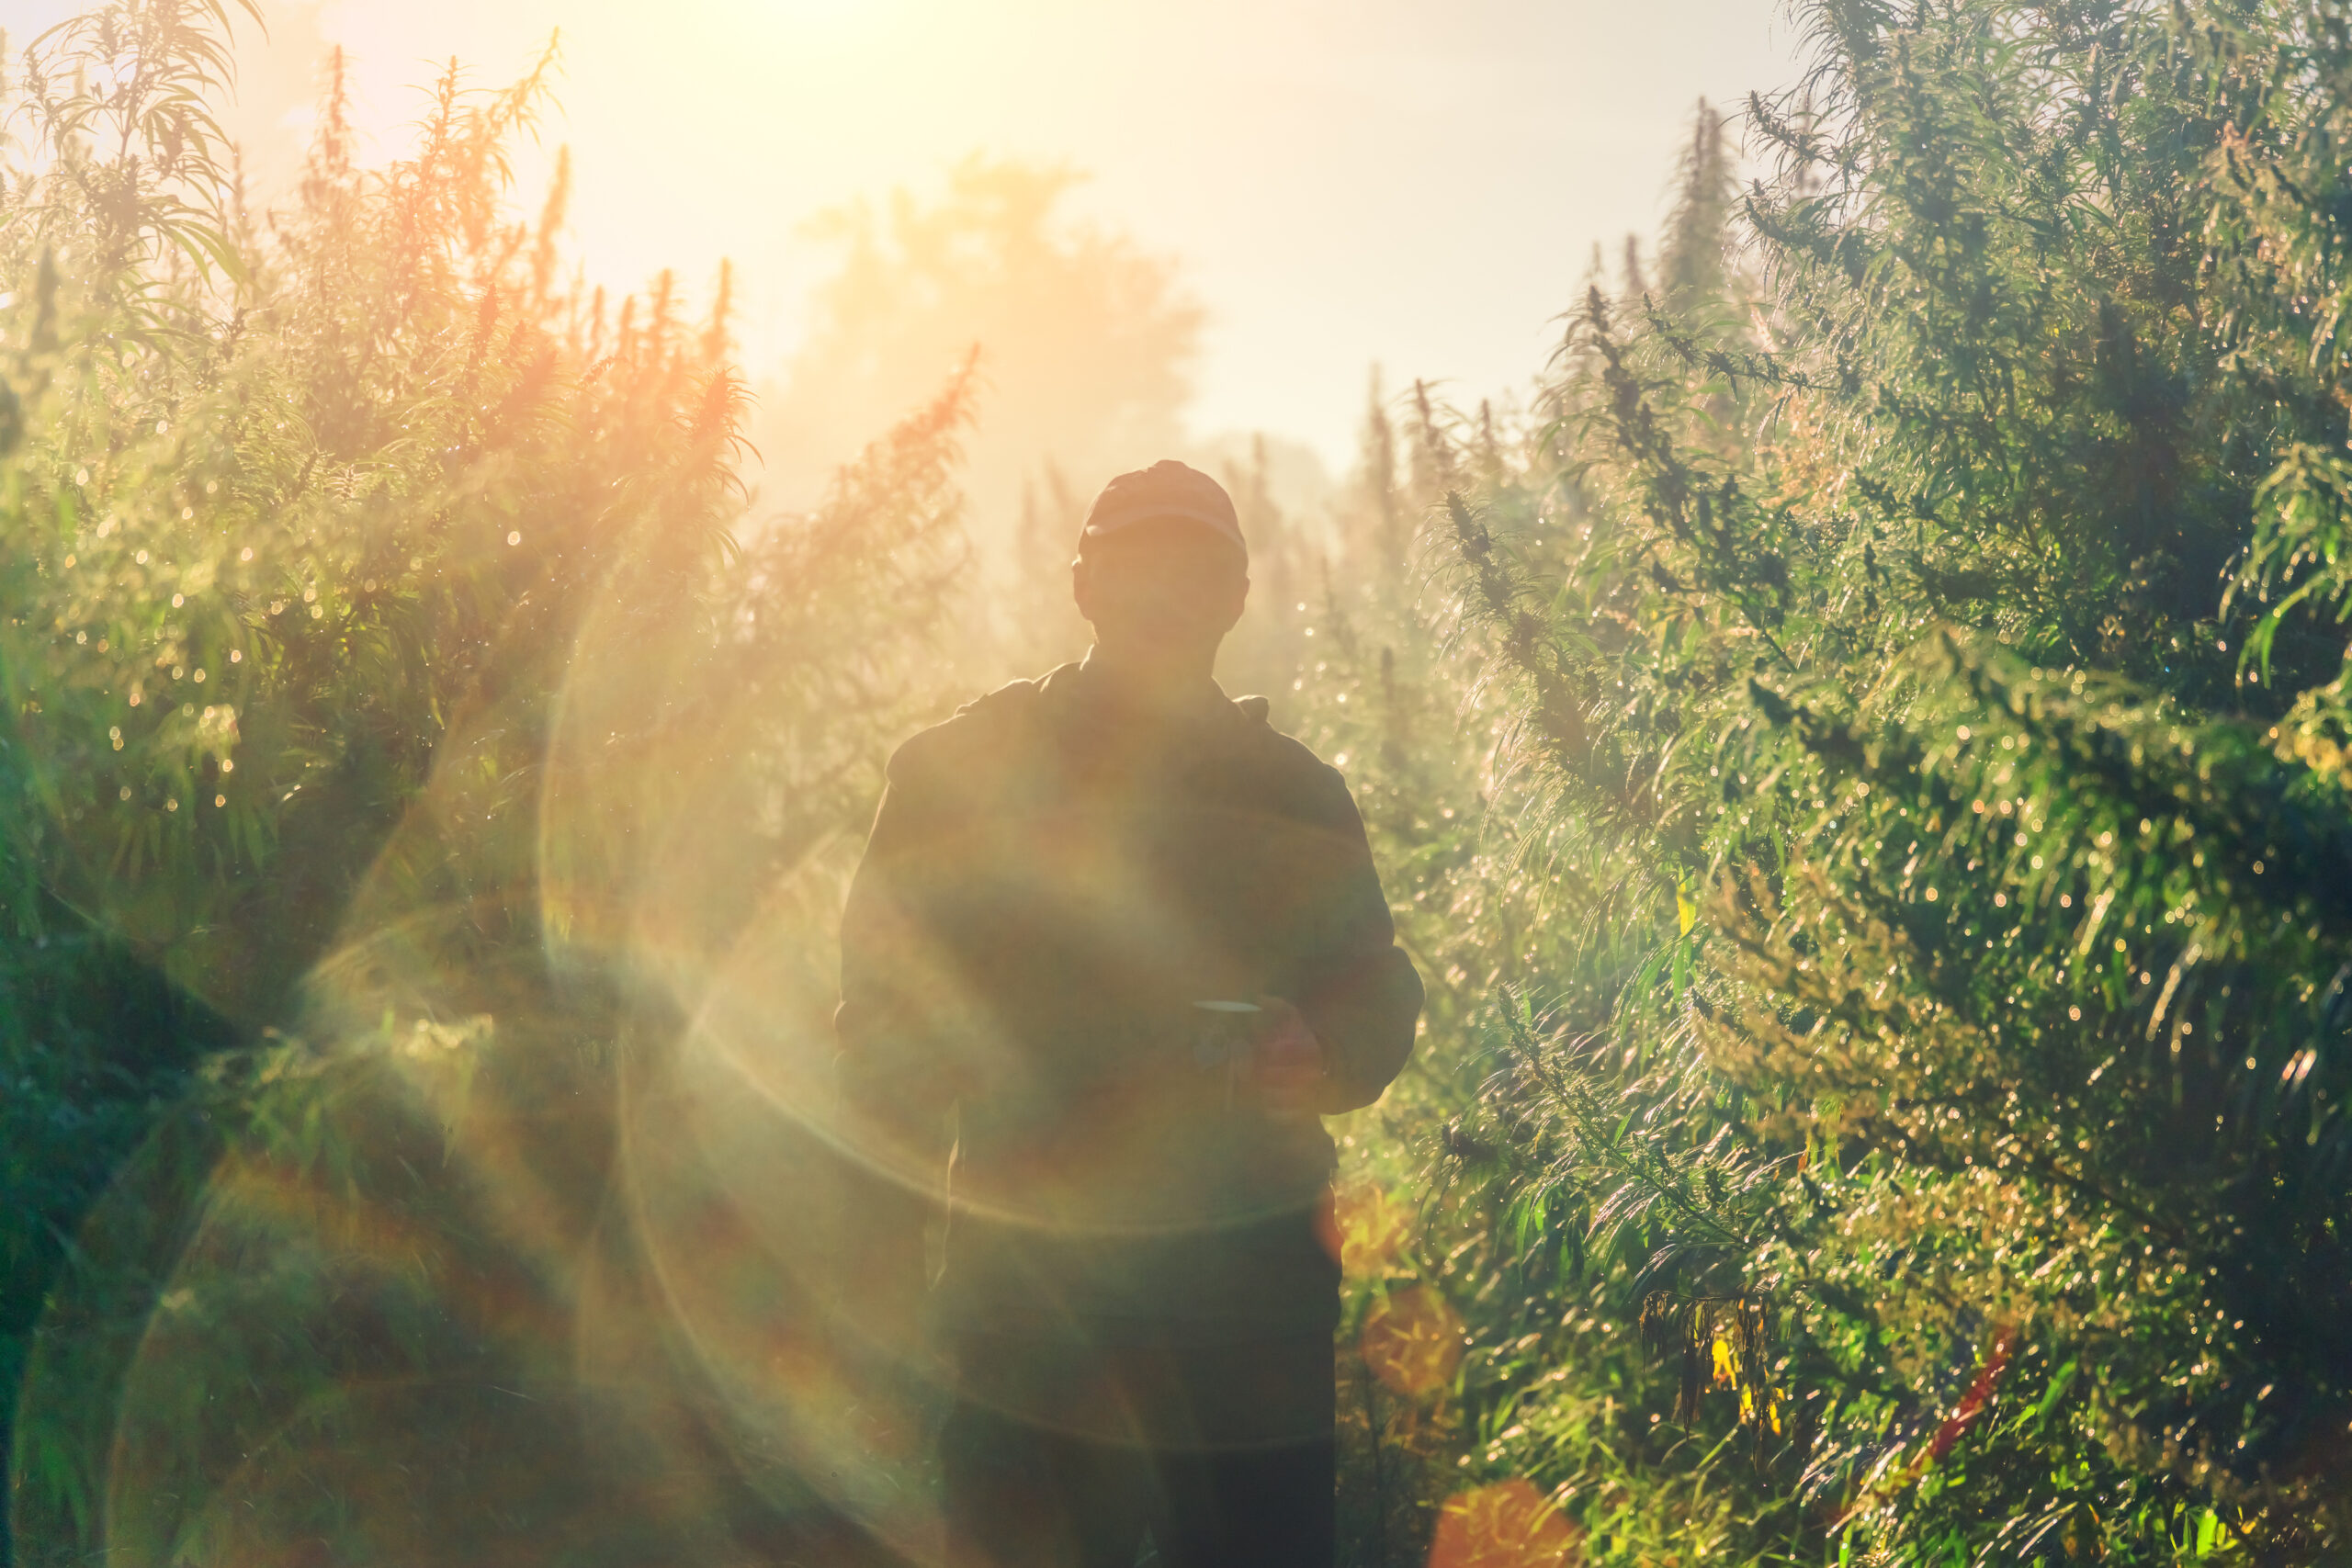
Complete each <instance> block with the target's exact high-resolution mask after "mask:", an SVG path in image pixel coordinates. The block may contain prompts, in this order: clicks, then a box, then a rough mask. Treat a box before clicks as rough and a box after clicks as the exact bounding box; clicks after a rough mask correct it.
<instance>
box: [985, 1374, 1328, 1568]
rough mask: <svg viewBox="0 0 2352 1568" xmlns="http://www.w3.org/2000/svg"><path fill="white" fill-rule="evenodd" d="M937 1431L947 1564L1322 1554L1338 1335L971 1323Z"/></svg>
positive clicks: (1202, 1560)
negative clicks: (1036, 1333)
mask: <svg viewBox="0 0 2352 1568" xmlns="http://www.w3.org/2000/svg"><path fill="white" fill-rule="evenodd" d="M958 1360H959V1362H960V1363H961V1380H962V1386H961V1388H960V1391H959V1393H958V1397H957V1400H956V1405H955V1408H954V1409H953V1411H952V1412H951V1413H950V1414H949V1416H948V1419H947V1424H946V1427H944V1430H943V1431H942V1432H941V1434H940V1463H941V1470H942V1474H943V1479H944V1482H945V1484H946V1512H947V1562H948V1563H949V1565H950V1568H1135V1563H1136V1556H1137V1553H1138V1551H1139V1550H1140V1548H1141V1546H1142V1544H1143V1540H1144V1535H1145V1532H1146V1531H1148V1532H1149V1533H1150V1536H1151V1540H1152V1542H1153V1544H1154V1546H1155V1547H1156V1548H1157V1549H1158V1551H1159V1562H1160V1563H1161V1564H1162V1565H1163V1568H1254V1565H1256V1564H1264V1565H1265V1568H1330V1564H1331V1562H1332V1555H1333V1549H1334V1548H1333V1517H1332V1508H1333V1504H1332V1498H1333V1493H1334V1490H1335V1486H1336V1481H1337V1462H1336V1457H1335V1451H1334V1445H1333V1439H1332V1421H1333V1404H1334V1399H1333V1387H1332V1358H1331V1341H1330V1337H1329V1335H1328V1334H1317V1335H1312V1336H1302V1337H1295V1338H1285V1339H1279V1340H1259V1341H1253V1342H1249V1343H1244V1344H1233V1345H1206V1346H1187V1345H1182V1344H1168V1343H1160V1344H1151V1345H1142V1346H1122V1347H1118V1348H1083V1347H1070V1346H1049V1345H1044V1344H1030V1343H1024V1342H1021V1341H1017V1340H1007V1339H993V1338H981V1337H972V1338H967V1339H966V1340H965V1341H963V1343H962V1344H961V1345H960V1346H959V1355H958Z"/></svg>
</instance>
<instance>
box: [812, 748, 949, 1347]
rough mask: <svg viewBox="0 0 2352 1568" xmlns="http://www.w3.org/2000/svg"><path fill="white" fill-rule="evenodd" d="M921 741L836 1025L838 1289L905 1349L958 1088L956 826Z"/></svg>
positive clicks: (890, 800)
mask: <svg viewBox="0 0 2352 1568" xmlns="http://www.w3.org/2000/svg"><path fill="white" fill-rule="evenodd" d="M922 739H923V738H922V737H917V738H916V739H914V740H912V741H910V742H908V744H907V745H906V746H904V747H901V748H900V749H899V753H898V754H897V755H896V756H894V757H893V758H892V759H891V761H890V769H889V775H888V777H889V782H888V785H887V787H886V788H885V789H884V791H883V795H882V802H881V806H880V807H879V809H878V810H877V811H876V814H875V819H874V828H873V831H872V833H871V835H870V836H869V837H868V839H867V840H866V847H865V858H864V859H863V860H862V861H861V862H860V863H859V864H858V868H857V873H856V875H855V876H854V879H853V880H852V882H851V884H850V891H849V899H848V903H847V905H846V906H845V908H843V911H842V940H841V951H842V975H841V1005H840V1007H839V1008H838V1009H837V1010H835V1012H834V1015H833V1029H834V1036H835V1041H836V1044H837V1046H838V1052H837V1055H836V1056H835V1058H834V1062H835V1089H836V1096H837V1099H836V1109H835V1116H834V1124H835V1136H836V1145H837V1147H838V1148H839V1150H840V1152H841V1155H842V1160H843V1173H842V1174H843V1181H842V1200H841V1201H840V1203H839V1205H838V1213H837V1214H836V1215H835V1223H836V1224H837V1225H838V1226H839V1230H838V1233H837V1238H836V1244H835V1249H834V1250H835V1253H836V1257H835V1258H834V1265H835V1274H834V1278H835V1280H837V1281H838V1282H839V1284H840V1287H841V1289H842V1291H843V1292H844V1300H843V1303H842V1304H843V1308H844V1311H845V1314H847V1317H848V1321H849V1322H851V1323H852V1324H853V1325H857V1326H858V1327H860V1328H861V1329H863V1330H865V1331H866V1332H869V1333H872V1334H874V1335H876V1336H878V1337H906V1338H908V1339H911V1338H912V1337H913V1336H914V1335H915V1333H916V1326H915V1325H916V1320H917V1316H918V1314H919V1312H920V1308H921V1303H922V1297H923V1294H924V1292H925V1289H926V1285H927V1278H926V1270H925V1267H924V1230H925V1227H926V1225H928V1224H931V1223H932V1222H933V1220H934V1219H935V1218H936V1217H937V1215H938V1214H939V1213H940V1209H941V1204H942V1201H943V1200H944V1188H945V1176H946V1160H947V1131H946V1123H947V1112H948V1110H949V1108H950V1107H951V1106H952V1105H953V1103H954V1100H955V1095H956V1089H955V1085H954V1081H953V1075H952V1074H950V1073H948V1072H946V1071H944V1070H943V1068H944V1062H943V1061H942V1060H941V1055H942V1047H943V1044H944V1042H945V1041H946V1040H947V1039H949V1038H951V1036H949V1035H948V1034H947V1032H946V1031H947V1030H949V1029H950V1028H951V1027H952V1024H951V1021H950V1020H949V1019H948V1018H947V1017H946V1013H947V1010H949V1009H950V1007H951V1006H952V1002H953V998H955V997H956V996H957V995H958V994H959V992H960V988H961V987H960V984H959V982H958V979H957V977H956V964H955V959H954V952H953V942H952V933H951V932H950V931H947V930H946V929H945V922H944V908H943V906H942V901H941V898H940V890H941V888H942V886H943V879H944V877H946V876H947V875H948V874H950V872H949V868H948V867H947V866H946V865H944V863H943V861H944V859H946V858H947V854H946V851H947V848H948V844H949V841H950V840H952V838H953V833H952V830H951V829H950V826H949V817H950V813H949V811H948V809H947V800H946V798H945V792H944V791H943V790H941V789H940V788H939V787H938V786H937V784H935V782H934V781H933V778H932V777H931V773H932V770H930V769H929V768H927V767H926V766H925V765H924V756H923V747H922Z"/></svg>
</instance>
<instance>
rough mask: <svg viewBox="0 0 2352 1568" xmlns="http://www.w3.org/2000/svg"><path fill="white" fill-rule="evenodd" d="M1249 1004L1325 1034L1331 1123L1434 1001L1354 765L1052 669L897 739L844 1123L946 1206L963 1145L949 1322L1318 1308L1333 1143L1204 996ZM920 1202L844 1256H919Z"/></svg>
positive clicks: (1197, 1325) (847, 920) (1241, 1332)
mask: <svg viewBox="0 0 2352 1568" xmlns="http://www.w3.org/2000/svg"><path fill="white" fill-rule="evenodd" d="M1261 994H1265V995H1271V996H1276V997H1282V998H1286V999H1288V1000H1290V1001H1291V1002H1293V1003H1294V1004H1295V1005H1296V1006H1297V1007H1298V1008H1299V1010H1301V1011H1302V1012H1303V1013H1304V1014H1305V1016H1306V1020H1307V1021H1308V1023H1309V1025H1310V1026H1311V1027H1312V1028H1313V1029H1314V1031H1315V1033H1316V1036H1317V1039H1318V1040H1319V1041H1320V1042H1321V1043H1322V1044H1323V1047H1324V1051H1325V1054H1326V1058H1327V1060H1328V1062H1329V1068H1330V1088H1329V1095H1328V1098H1327V1100H1326V1102H1325V1103H1324V1104H1323V1105H1322V1106H1321V1107H1320V1108H1319V1109H1321V1110H1322V1111H1347V1110H1351V1109H1353V1108H1355V1107H1357V1106H1361V1105H1365V1104H1369V1103H1370V1102H1371V1101H1372V1100H1375V1099H1377V1098H1378V1097H1379V1095H1380V1092H1381V1090H1382V1089H1385V1087H1386V1086H1387V1084H1388V1082H1389V1080H1390V1079H1391V1078H1393V1077H1395V1076H1396V1075H1397V1070H1398V1068H1399V1067H1401V1066H1403V1064H1404V1061H1405V1058H1406V1056H1407V1055H1408V1053H1409V1052H1410V1050H1411V1048H1412V1041H1413V1033H1414V1025H1415V1021H1416V1020H1417V1018H1418V1017H1419V1011H1420V1006H1421V984H1420V979H1419V976H1417V975H1416V974H1415V973H1414V972H1413V967H1412V965H1411V964H1410V963H1409V962H1408V960H1407V959H1406V957H1405V955H1404V953H1402V952H1400V951H1399V950H1398V949H1397V945H1396V941H1395V928H1394V926H1393V925H1392V923H1391V921H1390V919H1389V915H1388V907H1387V903H1386V901H1385V898H1384V897H1382V894H1381V890H1380V884H1379V879H1378V877H1377V876H1376V874H1374V870H1373V864H1372V857H1371V853H1370V851H1369V849H1368V847H1367V846H1366V844H1365V841H1364V832H1363V821H1362V819H1361V818H1359V817H1358V816H1357V815H1356V809H1355V804H1354V802H1353V801H1352V800H1351V798H1350V797H1349V795H1348V790H1347V785H1346V784H1345V782H1344V781H1343V780H1342V779H1341V778H1340V774H1339V773H1337V772H1336V771H1334V770H1333V769H1331V768H1329V767H1327V766H1325V765H1324V764H1323V763H1322V762H1320V761H1317V759H1316V758H1315V756H1314V754H1313V753H1312V752H1310V751H1308V750H1306V747H1304V746H1302V745H1300V744H1299V743H1298V742H1297V741H1295V740H1293V739H1290V738H1288V737H1287V736H1283V735H1280V734H1277V733H1276V732H1275V731H1274V730H1272V728H1269V727H1268V725H1267V724H1266V721H1265V704H1264V702H1263V701H1262V700H1251V699H1244V700H1243V701H1242V702H1240V703H1232V702H1228V701H1227V700H1225V698H1224V697H1223V695H1222V694H1213V695H1211V694H1204V700H1203V704H1202V706H1201V707H1200V709H1199V710H1198V711H1197V712H1196V713H1193V714H1189V715H1186V716H1182V717H1181V718H1179V719H1175V720H1167V719H1159V720H1151V721H1147V720H1143V719H1140V718H1138V717H1136V716H1133V715H1130V714H1127V713H1125V712H1123V711H1121V710H1120V709H1118V708H1117V707H1116V706H1115V705H1114V704H1112V703H1111V702H1110V701H1108V700H1107V699H1106V694H1105V692H1104V691H1103V682H1102V678H1101V677H1100V675H1098V674H1093V673H1091V672H1090V671H1089V670H1088V668H1087V667H1086V666H1084V665H1065V666H1063V667H1062V668H1060V669H1058V670H1056V671H1053V672H1052V673H1050V674H1048V675H1046V677H1044V678H1043V679H1042V680H1038V681H1024V682H1014V683H1013V684H1012V685H1010V686H1007V687H1004V688H1003V689H1002V690H1001V691H998V692H995V693H992V694H989V696H986V697H983V698H981V699H980V700H979V701H978V702H976V703H973V704H971V705H968V706H967V707H965V708H964V709H963V710H962V711H961V712H959V713H958V714H957V715H956V716H955V717H954V718H952V719H950V720H948V721H947V722H946V723H944V724H942V725H939V726H937V727H936V728H932V729H928V730H925V731H923V732H922V734H920V735H917V736H916V737H914V738H913V739H910V740H909V741H908V742H907V743H906V744H905V745H904V746H902V747H901V748H899V751H898V754H897V755H896V756H894V757H893V758H892V759H891V761H890V768H889V782H888V790H887V792H886V793H885V795H884V796H883V800H882V806H881V809H880V812H879V814H878V815H877V816H876V820H875V824H874V832H873V837H872V839H871V840H870V841H869V843H868V845H867V847H866V852H865V862H864V863H863V864H862V865H861V866H860V868H859V870H858V874H857V878H856V881H855V882H854V885H853V886H852V888H851V892H850V897H849V905H848V908H847V910H846V911H845V913H844V916H843V919H842V1005H841V1010H840V1012H839V1014H838V1015H837V1019H836V1024H837V1029H838V1032H839V1036H840V1044H841V1058H840V1065H841V1079H840V1085H841V1092H842V1135H843V1138H844V1140H845V1143H846V1145H847V1146H848V1147H849V1149H850V1150H851V1151H852V1152H853V1153H854V1154H855V1155H857V1156H860V1157H861V1158H862V1159H863V1160H865V1162H866V1164H867V1165H868V1168H871V1169H874V1170H877V1171H880V1172H883V1173H884V1174H885V1175H886V1176H888V1178H889V1179H891V1180H892V1181H893V1182H895V1183H896V1184H897V1185H898V1188H899V1190H900V1191H901V1192H902V1193H908V1194H918V1195H932V1196H934V1197H935V1195H936V1194H937V1192H938V1191H939V1190H940V1186H939V1174H940V1172H941V1171H942V1169H943V1167H944V1165H945V1163H946V1162H945V1159H944V1155H945V1152H946V1147H947V1142H948V1139H949V1138H950V1137H951V1136H952V1138H953V1140H954V1143H955V1159H954V1175H953V1189H954V1201H953V1205H952V1207H953V1213H954V1218H953V1221H952V1224H950V1227H949V1231H948V1235H947V1242H946V1248H947V1250H946V1258H945V1263H944V1271H943V1273H942V1276H941V1279H940V1282H939V1291H940V1297H941V1302H940V1304H941V1307H942V1309H943V1311H944V1316H945V1318H946V1321H947V1324H948V1325H950V1326H951V1327H954V1328H961V1329H978V1330H983V1331H1003V1332H1032V1331H1046V1332H1057V1331H1060V1330H1063V1329H1070V1328H1074V1329H1076V1330H1078V1331H1080V1332H1082V1333H1085V1334H1088V1335H1091V1336H1095V1337H1114V1336H1115V1335H1117V1334H1118V1333H1119V1332H1120V1330H1121V1328H1122V1327H1123V1326H1128V1327H1134V1326H1139V1325H1153V1326H1154V1329H1155V1331H1157V1330H1158V1329H1159V1328H1164V1327H1165V1326H1167V1325H1180V1326H1181V1327H1182V1329H1183V1330H1184V1331H1187V1332H1193V1333H1195V1334H1197V1335H1200V1336H1204V1337H1245V1336H1249V1335H1253V1334H1258V1333H1264V1332H1283V1331H1288V1330H1293V1329H1296V1328H1298V1327H1302V1326H1309V1325H1320V1324H1325V1323H1328V1322H1329V1320H1330V1318H1331V1316H1332V1314H1334V1313H1335V1312H1336V1310H1337V1300H1336V1292H1335V1291H1334V1289H1333V1284H1334V1281H1335V1279H1336V1275H1335V1274H1334V1273H1333V1272H1332V1265H1331V1260H1330V1259H1329V1258H1328V1257H1327V1256H1323V1254H1322V1249H1320V1248H1318V1247H1316V1245H1315V1244H1314V1242H1313V1239H1312V1235H1313V1233H1312V1228H1311V1226H1310V1224H1309V1223H1308V1218H1307V1217H1308V1216H1309V1214H1310V1213H1311V1212H1312V1211H1313V1210H1314V1208H1315V1206H1316V1205H1317V1201H1318V1200H1319V1199H1320V1198H1321V1197H1322V1195H1323V1192H1324V1190H1325V1187H1326V1184H1327V1183H1328V1181H1329V1176H1330V1171H1331V1162H1332V1148H1331V1141H1330V1138H1329V1135H1328V1134H1326V1133H1325V1132H1324V1131H1323V1129H1322V1127H1321V1125H1320V1123H1319V1122H1317V1121H1316V1120H1315V1119H1314V1118H1312V1117H1306V1118H1297V1119H1293V1120H1290V1121H1283V1120H1281V1119H1278V1118H1276V1117H1274V1116H1272V1115H1271V1114H1269V1113H1267V1112H1266V1111H1263V1110H1262V1109H1261V1108H1260V1107H1258V1106H1257V1105H1256V1104H1254V1103H1253V1102H1252V1101H1251V1100H1250V1096H1249V1094H1248V1092H1247V1086H1246V1084H1242V1083H1240V1081H1239V1079H1238V1064H1237V1063H1235V1062H1233V1061H1231V1060H1228V1059H1227V1056H1226V1055H1225V1054H1224V1052H1225V1048H1226V1046H1227V1043H1229V1042H1228V1041H1227V1040H1226V1039H1224V1038H1221V1037H1220V1035H1219V1033H1218V1028H1219V1017H1220V1015H1217V1014H1216V1013H1211V1012H1204V1011H1203V1010H1200V1009H1198V1008H1196V1007H1195V1006H1194V1005H1193V1004H1194V1003H1195V1002H1197V1001H1200V1000H1204V999H1237V1000H1246V999H1248V998H1252V997H1255V996H1258V995H1261ZM1226 1016H1227V1019H1228V1020H1229V1015H1226ZM951 1111H952V1112H953V1115H952V1118H951V1114H950V1113H951ZM951 1129H952V1130H951ZM913 1212H914V1211H913V1210H911V1209H910V1207H909V1206H908V1205H906V1204H904V1203H896V1204H894V1203H892V1202H890V1201H887V1200H886V1201H882V1202H880V1203H879V1204H878V1205H876V1206H874V1207H873V1208H872V1209H871V1210H870V1213H871V1216H872V1228H871V1229H869V1230H867V1231H866V1233H865V1234H864V1235H860V1236H856V1237H854V1238H853V1245H857V1246H865V1247H870V1248H873V1249H876V1250H877V1251H878V1252H882V1253H888V1252H889V1251H890V1250H892V1249H899V1252H900V1255H901V1256H903V1255H904V1253H903V1249H904V1248H905V1247H906V1246H907V1236H906V1232H907V1231H908V1230H909V1228H910V1225H912V1224H915V1223H916V1222H914V1221H913V1219H912V1218H911V1214H912V1213H913ZM900 1278H901V1280H902V1282H903V1279H904V1275H903V1273H902V1274H901V1276H900Z"/></svg>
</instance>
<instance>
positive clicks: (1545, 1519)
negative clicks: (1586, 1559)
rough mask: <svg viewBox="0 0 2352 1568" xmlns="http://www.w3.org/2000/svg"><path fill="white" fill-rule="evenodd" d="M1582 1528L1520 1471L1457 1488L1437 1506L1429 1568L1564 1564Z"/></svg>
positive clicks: (1577, 1547)
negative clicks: (1506, 1477)
mask: <svg viewBox="0 0 2352 1568" xmlns="http://www.w3.org/2000/svg"><path fill="white" fill-rule="evenodd" d="M1583 1541H1584V1531H1583V1529H1581V1528H1580V1527H1579V1526H1578V1525H1577V1522H1576V1521H1575V1520H1574V1519H1571V1518H1569V1517H1567V1516H1566V1515H1565V1514H1563V1513H1561V1512H1560V1511H1559V1509H1558V1508H1556V1507H1555V1506H1553V1505H1552V1503H1551V1500H1550V1499H1548V1498H1546V1497H1545V1496H1544V1494H1542V1493H1541V1492H1538V1491H1537V1490H1536V1489H1535V1483H1533V1482H1531V1481H1529V1480H1527V1479H1525V1478H1524V1477H1521V1476H1513V1477H1512V1478H1511V1479H1510V1480H1509V1481H1503V1482H1498V1483H1495V1484H1494V1485H1492V1486H1480V1487H1477V1488H1476V1489H1474V1490H1472V1491H1468V1492H1458V1493H1456V1494H1454V1495H1453V1496H1451V1497H1449V1498H1447V1499H1446V1500H1445V1506H1444V1507H1442V1509H1440V1510H1439V1511H1438V1517H1437V1538H1436V1540H1434V1541H1432V1542H1431V1543H1430V1568H1566V1565H1567V1564H1570V1563H1574V1562H1579V1561H1580V1560H1581V1559H1582V1558H1583V1555H1584V1553H1583V1551H1582V1547H1583Z"/></svg>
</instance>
